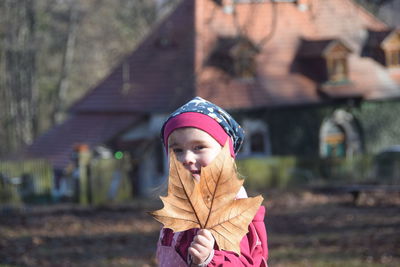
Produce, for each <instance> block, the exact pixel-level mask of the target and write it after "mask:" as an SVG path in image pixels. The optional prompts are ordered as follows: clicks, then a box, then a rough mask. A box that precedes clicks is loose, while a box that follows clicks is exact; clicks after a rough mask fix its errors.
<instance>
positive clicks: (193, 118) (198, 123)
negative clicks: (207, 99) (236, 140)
mask: <svg viewBox="0 0 400 267" xmlns="http://www.w3.org/2000/svg"><path fill="white" fill-rule="evenodd" d="M185 127H193V128H197V129H200V130H202V131H204V132H206V133H208V134H209V135H211V136H212V137H213V138H214V139H215V140H216V141H217V142H218V143H219V144H220V145H221V146H224V145H225V143H226V140H227V139H229V148H230V151H231V156H232V157H233V158H235V151H234V149H233V142H232V139H231V138H230V137H229V135H228V134H227V133H226V132H225V131H224V129H223V128H222V127H221V125H220V124H219V123H218V122H216V121H215V120H214V119H212V118H211V117H210V116H207V115H204V114H201V113H197V112H185V113H181V114H179V115H177V116H175V117H172V118H171V119H170V120H168V122H167V123H166V125H165V126H164V134H163V137H164V140H163V141H164V145H165V148H166V151H167V153H168V137H169V136H170V134H171V133H172V132H173V131H174V130H176V129H178V128H185Z"/></svg>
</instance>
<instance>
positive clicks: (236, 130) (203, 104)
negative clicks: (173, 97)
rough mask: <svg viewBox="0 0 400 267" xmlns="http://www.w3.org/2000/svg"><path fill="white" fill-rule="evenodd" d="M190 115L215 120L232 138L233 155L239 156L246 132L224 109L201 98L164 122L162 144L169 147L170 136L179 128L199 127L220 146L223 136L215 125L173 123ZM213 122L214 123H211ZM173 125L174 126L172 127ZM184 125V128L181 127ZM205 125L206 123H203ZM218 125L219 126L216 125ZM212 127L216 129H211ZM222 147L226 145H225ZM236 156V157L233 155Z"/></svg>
mask: <svg viewBox="0 0 400 267" xmlns="http://www.w3.org/2000/svg"><path fill="white" fill-rule="evenodd" d="M184 113H188V114H187V115H189V114H190V113H200V114H203V115H206V116H208V118H211V119H213V120H214V121H215V122H217V123H218V124H219V126H221V127H222V129H223V130H224V131H225V133H226V134H227V135H228V136H229V137H230V138H231V141H232V147H233V150H234V152H233V151H232V153H234V154H237V153H238V151H239V149H240V147H241V146H242V143H243V139H244V131H243V129H242V127H240V125H239V124H238V123H237V122H236V121H235V120H234V119H233V118H232V116H231V115H229V114H228V113H227V112H226V111H224V110H223V109H222V108H220V107H218V106H217V105H215V104H213V103H211V102H209V101H207V100H204V99H203V98H201V97H195V98H193V99H192V100H191V101H189V102H188V103H186V104H185V105H183V106H182V107H180V108H178V109H177V110H176V111H175V112H173V113H172V114H171V115H170V116H169V117H168V119H167V120H166V121H165V122H164V125H163V126H162V128H161V138H162V142H163V143H164V145H167V140H168V137H169V134H171V132H172V131H173V130H175V129H177V128H180V127H190V126H193V127H197V128H200V129H202V130H204V131H206V132H207V133H209V134H210V135H211V136H213V137H214V138H215V139H216V140H217V141H218V142H219V143H220V144H221V141H220V140H222V139H221V138H222V137H221V134H219V133H218V131H219V129H218V127H215V126H213V124H212V123H211V124H208V125H207V126H205V127H204V126H202V127H198V126H197V125H199V123H202V122H199V121H196V122H193V125H190V124H187V123H186V122H183V124H182V122H178V123H176V122H173V121H174V118H176V117H177V116H178V115H181V114H184ZM180 117H181V116H180ZM182 117H188V116H182ZM201 117H204V116H193V119H195V120H198V119H199V118H201ZM211 122H212V121H211ZM185 123H186V124H185ZM171 124H174V125H173V126H172V127H171ZM179 125H182V126H179ZM202 125H204V123H202ZM216 125H217V124H216ZM211 127H214V128H213V129H211ZM221 145H224V144H223V143H222V144H221ZM232 156H234V155H232Z"/></svg>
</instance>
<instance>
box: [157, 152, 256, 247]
mask: <svg viewBox="0 0 400 267" xmlns="http://www.w3.org/2000/svg"><path fill="white" fill-rule="evenodd" d="M242 184H243V180H240V179H239V178H238V177H237V174H236V169H235V164H234V160H233V159H232V157H231V156H230V151H229V146H228V145H225V146H224V148H223V149H222V151H221V152H220V153H219V155H218V156H217V157H216V158H215V159H214V160H213V162H212V163H211V164H210V165H208V166H207V167H204V168H202V169H201V175H200V182H196V181H195V180H194V179H193V176H192V175H191V173H190V172H189V171H188V170H186V169H185V167H184V166H183V165H182V164H181V163H180V162H178V160H177V159H176V157H175V155H174V153H172V152H171V159H170V174H169V183H168V195H167V197H161V200H162V202H163V203H164V208H163V209H160V210H157V211H155V212H153V213H151V214H152V215H153V217H154V218H155V219H156V220H158V221H159V222H161V223H162V224H164V227H166V228H170V229H172V230H173V231H174V232H178V231H185V230H188V229H191V228H204V229H208V230H209V231H211V233H212V234H213V236H214V238H215V241H216V242H217V244H218V247H219V248H220V249H223V250H229V251H234V252H236V253H238V254H240V247H239V244H240V241H241V239H242V238H243V236H244V235H245V234H246V233H247V232H248V225H249V224H250V222H251V220H252V219H253V217H254V215H255V214H256V212H257V210H258V208H259V206H260V205H261V202H262V200H263V198H262V197H261V196H257V197H254V198H244V199H235V197H236V194H237V193H238V191H239V189H240V188H241V186H242Z"/></svg>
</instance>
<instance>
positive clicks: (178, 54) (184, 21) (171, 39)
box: [71, 1, 195, 112]
mask: <svg viewBox="0 0 400 267" xmlns="http://www.w3.org/2000/svg"><path fill="white" fill-rule="evenodd" d="M193 5H194V3H193V1H183V2H182V4H181V5H179V6H178V7H177V9H176V10H175V11H174V12H172V14H170V16H169V17H167V18H166V19H165V20H164V21H162V22H161V23H159V24H157V25H156V26H155V27H154V30H153V31H152V32H151V33H150V34H149V35H148V36H147V37H146V39H145V40H143V42H142V43H141V44H140V45H139V46H138V47H137V48H136V49H135V51H134V52H133V53H131V54H130V55H129V56H127V57H126V58H125V59H124V60H123V62H121V64H120V65H118V66H117V67H116V68H115V69H114V70H113V71H112V72H111V73H110V75H109V76H108V77H106V78H105V79H104V80H103V81H101V82H100V83H99V84H98V85H97V86H95V87H94V88H93V89H92V90H91V91H90V92H89V93H88V94H87V95H86V96H85V97H83V98H82V99H81V100H80V101H79V102H78V103H76V104H75V105H74V106H73V107H72V109H71V111H72V112H82V111H83V112H87V111H89V112H93V111H100V112H160V111H161V112H162V111H165V110H167V111H170V110H171V109H173V108H175V107H177V106H179V105H180V104H181V103H182V102H184V101H186V100H188V99H190V98H191V97H193V96H194V79H195V77H194V30H193V29H194V9H193ZM124 80H125V82H126V84H125V85H124ZM127 84H129V85H128V86H127Z"/></svg>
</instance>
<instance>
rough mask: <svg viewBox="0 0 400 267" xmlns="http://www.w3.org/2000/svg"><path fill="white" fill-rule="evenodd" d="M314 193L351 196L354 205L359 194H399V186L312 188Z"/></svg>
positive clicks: (355, 185)
mask: <svg viewBox="0 0 400 267" xmlns="http://www.w3.org/2000/svg"><path fill="white" fill-rule="evenodd" d="M312 191H313V192H314V193H322V194H351V195H352V196H353V203H354V204H356V203H357V202H358V199H359V197H360V194H361V193H372V192H383V193H399V192H400V185H361V184H354V185H343V186H323V187H316V188H313V189H312Z"/></svg>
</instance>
